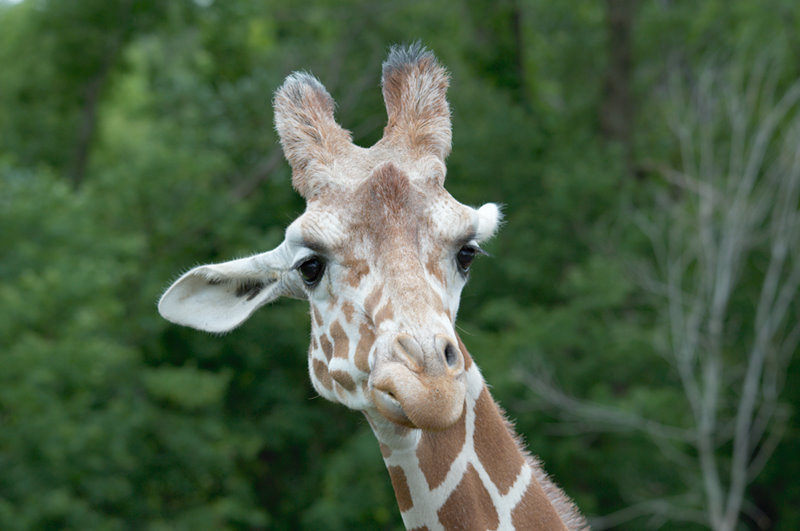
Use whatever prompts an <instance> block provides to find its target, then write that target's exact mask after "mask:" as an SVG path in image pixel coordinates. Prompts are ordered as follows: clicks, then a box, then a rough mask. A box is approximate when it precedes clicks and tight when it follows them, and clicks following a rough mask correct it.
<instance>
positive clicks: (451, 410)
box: [370, 333, 466, 430]
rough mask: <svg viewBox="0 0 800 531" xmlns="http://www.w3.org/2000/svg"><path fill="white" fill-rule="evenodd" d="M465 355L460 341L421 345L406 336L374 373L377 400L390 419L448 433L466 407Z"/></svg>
mask: <svg viewBox="0 0 800 531" xmlns="http://www.w3.org/2000/svg"><path fill="white" fill-rule="evenodd" d="M464 375H465V372H464V355H463V354H462V352H461V350H460V349H459V348H458V346H457V344H456V342H455V341H453V340H451V339H449V338H448V337H447V336H446V335H444V334H438V335H436V336H434V337H433V338H432V340H431V341H430V342H429V343H428V345H427V348H425V347H423V346H422V345H420V343H419V341H417V340H416V339H415V338H414V337H413V336H411V335H409V334H406V333H400V334H398V335H397V336H396V337H395V338H394V339H393V340H392V342H391V345H390V347H389V357H388V358H383V359H381V360H380V361H379V362H377V363H376V365H375V367H374V368H373V370H372V374H371V375H370V382H371V389H372V393H371V396H372V400H373V404H374V406H375V408H376V409H377V410H378V412H380V413H381V415H383V416H384V417H385V418H387V419H388V420H391V421H392V422H395V423H397V424H401V425H404V426H408V427H414V428H421V429H427V430H442V429H446V428H448V427H449V426H451V425H452V424H453V423H454V422H456V421H457V420H458V418H459V416H460V415H461V412H462V410H463V408H464V399H465V392H466V387H465V382H464Z"/></svg>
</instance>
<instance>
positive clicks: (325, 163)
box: [273, 72, 352, 199]
mask: <svg viewBox="0 0 800 531" xmlns="http://www.w3.org/2000/svg"><path fill="white" fill-rule="evenodd" d="M273 105H274V107H275V128H276V129H277V130H278V136H279V137H280V140H281V146H283V153H284V155H285V156H286V160H288V161H289V165H291V167H292V185H293V186H294V188H295V190H297V191H298V192H299V193H300V195H302V196H303V197H304V198H306V199H310V198H311V197H313V196H314V195H316V194H317V193H318V192H319V190H320V189H321V188H322V187H323V186H324V182H325V178H326V177H327V172H326V171H325V170H326V169H327V168H330V167H331V166H332V165H333V161H334V160H335V159H336V157H337V156H341V155H342V154H343V153H344V152H345V151H347V150H348V149H349V148H350V147H351V146H352V139H351V137H350V132H349V131H346V130H345V129H343V128H342V127H341V126H340V125H339V124H338V123H336V120H335V118H334V117H333V109H334V105H335V104H334V101H333V98H332V97H331V95H330V94H328V91H327V90H325V87H324V86H323V85H322V83H320V82H319V81H318V80H317V78H315V77H314V76H312V75H311V74H309V73H306V72H295V73H293V74H291V75H290V76H289V77H287V78H286V81H284V83H283V85H281V87H280V88H279V89H278V90H277V92H276V93H275V99H274V101H273Z"/></svg>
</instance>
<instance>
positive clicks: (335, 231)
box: [300, 163, 476, 254]
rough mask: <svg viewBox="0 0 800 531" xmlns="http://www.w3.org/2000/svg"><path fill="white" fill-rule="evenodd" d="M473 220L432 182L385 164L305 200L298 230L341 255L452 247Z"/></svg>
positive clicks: (471, 212)
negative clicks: (355, 180) (364, 176)
mask: <svg viewBox="0 0 800 531" xmlns="http://www.w3.org/2000/svg"><path fill="white" fill-rule="evenodd" d="M475 220H476V218H475V211H474V210H473V209H471V208H469V207H466V206H464V205H462V204H461V203H459V202H458V201H456V200H455V199H453V197H452V196H450V194H449V193H448V192H447V191H446V190H445V189H444V188H443V187H442V186H441V185H440V184H439V183H438V182H436V181H435V180H433V179H416V178H415V179H411V178H409V176H408V174H407V173H405V172H404V171H401V170H400V169H398V168H397V166H395V165H394V164H392V163H388V164H383V165H381V166H379V167H378V168H377V169H376V170H375V171H374V172H373V173H372V174H371V175H370V177H369V178H367V179H364V180H362V181H361V182H360V183H359V184H358V185H357V186H353V187H341V188H339V189H338V190H330V191H329V193H327V194H326V195H325V196H323V197H320V198H319V199H316V200H314V201H313V202H311V203H309V205H308V208H307V210H306V213H305V214H304V215H303V216H302V222H301V223H300V228H301V233H302V238H303V240H304V241H305V242H307V243H317V244H319V245H320V246H321V247H325V248H327V249H329V250H331V251H335V252H339V253H343V254H352V253H354V252H355V253H357V252H358V251H359V249H360V250H362V251H367V252H371V253H374V252H375V250H376V248H383V247H386V246H387V245H390V246H393V247H397V246H400V247H403V246H407V245H413V246H414V247H416V248H417V249H418V250H420V249H422V248H430V247H431V246H433V247H435V246H436V245H437V244H438V245H451V244H453V243H454V242H458V241H461V240H464V239H468V238H469V237H470V234H471V233H472V232H474V226H475Z"/></svg>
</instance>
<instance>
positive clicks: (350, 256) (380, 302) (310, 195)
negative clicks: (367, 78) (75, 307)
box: [159, 45, 500, 430]
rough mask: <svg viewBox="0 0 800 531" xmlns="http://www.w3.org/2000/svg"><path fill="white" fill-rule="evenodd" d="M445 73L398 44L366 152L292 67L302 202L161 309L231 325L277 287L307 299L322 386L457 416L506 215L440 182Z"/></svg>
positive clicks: (289, 92)
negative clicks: (462, 337) (467, 200)
mask: <svg viewBox="0 0 800 531" xmlns="http://www.w3.org/2000/svg"><path fill="white" fill-rule="evenodd" d="M448 81H449V79H448V75H447V72H446V71H445V70H444V68H442V67H441V66H440V65H439V64H438V63H437V61H436V59H435V58H434V56H433V54H431V53H430V52H428V51H426V50H425V49H424V48H422V47H421V46H419V45H412V46H410V47H404V48H398V47H395V48H393V49H392V50H391V52H390V54H389V57H388V59H387V60H386V62H385V63H384V65H383V79H382V86H383V96H384V100H385V103H386V109H387V112H388V123H387V125H386V128H385V130H384V136H383V138H382V139H381V140H380V141H379V142H377V143H376V144H375V145H373V146H372V147H370V148H368V149H366V148H361V147H358V146H356V145H354V144H353V143H352V141H351V137H350V133H349V132H347V131H346V130H344V129H343V128H342V127H340V126H339V125H338V124H337V123H336V121H335V119H334V115H333V109H334V103H333V100H332V98H331V96H330V95H329V94H328V92H327V91H326V90H325V88H324V87H323V86H322V85H321V84H320V82H319V81H317V80H316V79H315V78H314V77H312V76H311V75H309V74H305V73H295V74H292V75H290V76H289V77H288V78H287V79H286V81H285V83H284V84H283V86H281V88H280V89H278V91H277V93H276V95H275V102H274V104H275V122H276V127H277V130H278V134H279V136H280V139H281V144H282V146H283V150H284V154H285V155H286V158H287V159H288V161H289V164H290V165H291V166H292V170H293V173H292V183H293V185H294V187H295V189H296V190H297V191H298V192H299V193H300V194H301V195H302V196H303V197H304V198H305V199H306V210H305V212H304V213H303V214H302V215H301V216H300V217H298V218H297V219H296V220H295V221H294V222H293V223H291V224H290V225H289V227H288V228H287V229H286V237H285V239H284V241H283V242H282V243H281V244H280V245H279V246H278V247H277V248H275V249H273V250H272V251H269V252H265V253H261V254H256V255H254V256H251V257H248V258H242V259H239V260H234V261H231V262H225V263H220V264H210V265H204V266H200V267H196V268H194V269H192V270H191V271H189V272H188V273H186V274H184V275H183V276H182V277H181V278H179V279H178V280H177V281H176V282H175V283H174V284H173V285H172V286H171V287H170V288H169V289H168V290H167V291H166V292H165V293H164V295H163V296H162V298H161V300H160V302H159V311H160V312H161V314H162V315H163V316H164V317H165V318H167V319H169V320H171V321H173V322H175V323H178V324H182V325H188V326H192V327H195V328H198V329H201V330H207V331H211V332H224V331H227V330H230V329H232V328H234V327H236V326H238V325H239V324H240V323H242V322H243V321H245V320H246V319H247V318H248V317H249V316H250V315H251V314H252V312H253V311H255V310H256V309H257V308H259V307H260V306H262V305H264V304H266V303H268V302H270V301H272V300H275V299H276V298H278V297H280V296H288V297H294V298H299V299H307V300H308V301H309V303H310V306H311V344H310V348H309V354H308V360H309V373H310V376H311V380H312V382H313V384H314V387H315V389H316V390H317V391H318V392H319V393H320V394H321V395H322V396H324V397H325V398H327V399H329V400H332V401H335V402H340V403H342V404H344V405H346V406H348V407H350V408H353V409H357V410H362V411H366V412H372V413H374V412H377V413H379V414H380V415H382V416H383V417H385V418H386V419H388V420H390V421H392V422H395V423H397V424H400V425H404V426H408V427H417V428H422V429H433V430H439V429H445V428H447V427H449V426H451V425H452V424H453V423H455V422H456V421H457V420H458V418H459V417H460V415H461V413H462V410H463V408H464V403H465V398H464V397H465V390H466V377H465V369H466V368H468V365H469V364H470V363H471V362H470V360H469V357H468V354H466V351H465V350H464V349H463V348H462V347H461V346H460V344H459V341H458V338H457V335H456V332H455V328H454V322H455V318H456V312H457V309H458V306H459V299H460V294H461V290H462V288H463V287H464V284H465V282H466V280H467V277H468V274H469V268H470V264H471V262H472V260H473V258H474V257H475V255H476V254H478V253H480V252H481V251H480V247H479V244H480V243H481V242H482V241H484V240H486V239H487V238H489V237H491V236H492V235H493V234H494V232H495V230H496V229H497V226H498V223H499V217H500V214H499V211H498V208H497V207H496V206H495V205H494V204H491V203H489V204H486V205H484V206H482V207H481V208H479V209H473V208H471V207H468V206H465V205H462V204H461V203H459V202H458V201H456V200H455V199H453V197H452V196H451V195H450V194H449V193H448V192H447V191H446V190H445V189H444V186H443V183H444V178H445V171H446V170H445V162H444V161H445V158H446V156H447V155H448V153H449V152H450V142H451V130H450V110H449V106H448V103H447V100H446V91H447V87H448Z"/></svg>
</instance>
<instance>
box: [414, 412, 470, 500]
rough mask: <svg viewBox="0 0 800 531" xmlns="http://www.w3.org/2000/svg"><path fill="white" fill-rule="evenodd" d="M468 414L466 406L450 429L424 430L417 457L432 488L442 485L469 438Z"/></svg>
mask: <svg viewBox="0 0 800 531" xmlns="http://www.w3.org/2000/svg"><path fill="white" fill-rule="evenodd" d="M466 415H467V410H466V408H464V411H463V412H462V413H461V418H459V419H458V421H457V422H456V423H455V424H453V425H452V426H451V427H449V428H448V429H446V430H444V431H423V432H422V437H420V440H419V444H418V445H417V459H419V467H420V469H422V473H423V474H424V475H425V481H427V482H428V487H429V488H430V489H431V490H433V489H435V488H436V487H438V486H439V485H441V483H442V482H443V481H444V479H445V477H447V472H449V471H450V466H451V465H452V464H453V461H455V459H456V457H458V454H459V453H461V450H462V449H463V448H464V442H465V441H466V438H467V424H466Z"/></svg>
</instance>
